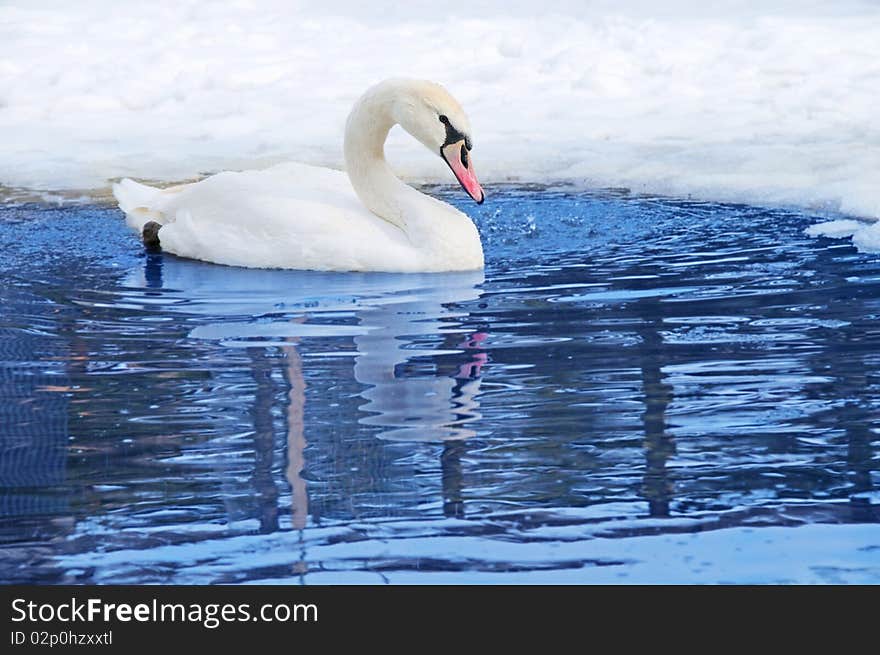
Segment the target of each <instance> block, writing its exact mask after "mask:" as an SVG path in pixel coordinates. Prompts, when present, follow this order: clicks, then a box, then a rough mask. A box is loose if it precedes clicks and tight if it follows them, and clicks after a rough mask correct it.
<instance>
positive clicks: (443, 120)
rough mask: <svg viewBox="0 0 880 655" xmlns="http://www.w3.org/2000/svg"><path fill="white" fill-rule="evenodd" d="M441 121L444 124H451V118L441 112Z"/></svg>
mask: <svg viewBox="0 0 880 655" xmlns="http://www.w3.org/2000/svg"><path fill="white" fill-rule="evenodd" d="M440 122H441V123H443V124H444V125H449V119H448V118H447V117H446V116H445V115H443V114H440Z"/></svg>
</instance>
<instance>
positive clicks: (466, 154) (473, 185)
mask: <svg viewBox="0 0 880 655" xmlns="http://www.w3.org/2000/svg"><path fill="white" fill-rule="evenodd" d="M440 155H441V156H442V157H443V160H444V161H445V162H446V163H447V164H448V165H449V168H451V169H452V172H453V174H454V175H455V179H457V180H458V181H459V183H460V184H461V186H462V188H463V189H464V190H465V191H467V193H468V195H469V196H470V197H471V198H473V199H474V200H475V201H476V202H477V204H478V205H480V204H482V203H483V200H485V199H486V195H485V194H484V193H483V187H481V186H480V183H479V181H478V180H477V175H476V173H474V162H473V159H472V158H471V153H470V151H469V150H468V149H467V147H466V146H465V142H464V139H462V140H461V141H456V142H455V143H450V144H448V145H445V146H443V147H442V148H440Z"/></svg>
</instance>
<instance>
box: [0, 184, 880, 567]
mask: <svg viewBox="0 0 880 655" xmlns="http://www.w3.org/2000/svg"><path fill="white" fill-rule="evenodd" d="M492 191H493V192H492V193H491V195H490V197H489V199H488V200H487V202H486V204H485V205H483V206H479V207H478V206H476V205H473V204H465V200H462V199H461V197H460V194H459V193H458V192H454V193H450V192H447V191H446V190H444V189H437V190H434V192H435V193H438V194H440V195H442V196H443V197H445V198H446V199H448V200H450V201H454V202H456V203H461V207H462V208H463V209H464V210H465V211H467V212H468V213H470V214H471V215H472V216H474V217H475V219H476V221H477V223H478V226H479V229H480V232H481V234H482V236H483V240H484V244H485V248H486V259H487V268H486V270H485V272H480V273H465V274H432V275H390V274H328V273H314V272H293V271H259V270H244V269H235V268H228V267H221V266H215V265H211V264H203V263H199V262H193V261H187V260H183V259H179V258H176V257H174V256H170V255H149V256H147V255H144V253H143V252H142V249H141V248H140V246H139V243H138V241H137V239H136V238H135V236H134V235H133V234H131V233H130V232H129V231H128V230H127V229H126V228H125V226H124V223H123V220H122V217H121V214H120V213H119V212H118V211H117V210H115V209H113V208H109V207H104V206H81V205H80V206H63V207H48V206H45V205H27V204H25V205H19V206H7V207H6V208H4V209H2V210H0V240H2V243H3V251H2V253H0V279H2V287H0V579H2V580H3V581H5V582H10V581H14V582H41V583H64V582H69V583H167V582H177V583H238V582H284V583H300V582H304V583H373V584H384V583H408V582H422V583H432V582H463V583H469V582H501V583H503V582H536V583H543V582H550V583H557V582H861V583H864V582H869V583H877V582H880V495H878V491H877V488H878V484H880V462H878V459H880V456H878V451H880V436H878V422H877V419H878V407H880V387H878V383H880V379H878V364H880V355H878V353H880V348H878V347H880V324H878V320H877V317H878V313H880V258H877V257H876V256H870V255H860V254H858V253H857V252H856V251H855V250H854V249H853V248H852V246H851V245H849V244H842V243H840V242H835V241H829V240H824V239H819V240H814V239H810V238H808V237H806V236H804V235H803V233H802V231H803V229H804V228H805V227H807V226H808V225H810V224H811V223H813V222H815V220H816V219H815V218H814V217H811V216H809V215H805V214H802V213H799V212H795V211H786V210H779V209H775V210H770V209H763V208H756V207H749V206H742V205H721V204H713V203H700V202H690V201H683V200H672V199H663V198H652V197H636V196H630V195H627V194H623V193H611V192H602V193H568V192H565V191H550V190H541V189H537V190H536V189H531V190H530V189H494V190H492Z"/></svg>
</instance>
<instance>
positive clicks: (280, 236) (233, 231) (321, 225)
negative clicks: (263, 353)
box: [114, 164, 414, 270]
mask: <svg viewBox="0 0 880 655" xmlns="http://www.w3.org/2000/svg"><path fill="white" fill-rule="evenodd" d="M123 185H124V186H123ZM114 191H115V192H116V194H117V198H119V201H120V207H122V209H123V210H124V211H125V212H126V215H127V217H128V222H129V224H130V225H132V226H133V227H135V228H136V229H138V228H142V226H143V224H144V223H145V222H147V221H149V220H154V221H156V222H158V223H161V224H162V229H161V230H160V233H159V238H160V241H161V244H162V248H163V249H164V250H167V251H169V252H173V253H175V254H178V255H181V256H184V257H192V258H195V259H202V260H205V261H211V262H216V263H221V264H231V265H236V266H250V267H259V268H311V269H318V270H369V269H371V268H375V267H376V266H375V264H376V262H371V261H368V260H371V259H375V258H378V257H381V256H384V257H386V258H388V257H390V258H399V259H400V260H401V263H402V264H405V263H406V261H408V260H409V259H410V258H412V257H413V256H414V252H413V248H412V246H411V245H410V243H409V241H408V239H407V238H406V235H404V233H403V232H402V231H401V230H399V229H398V228H396V227H395V226H393V225H391V224H390V223H388V222H386V221H383V220H381V219H379V218H377V217H376V216H375V215H373V214H372V213H370V212H369V211H367V209H366V208H364V206H363V205H362V204H361V203H360V200H359V199H358V198H357V196H356V195H355V193H354V190H353V189H352V188H351V184H350V183H349V181H348V178H347V177H346V175H345V174H344V173H342V172H340V171H334V170H330V169H326V168H317V167H314V166H306V165H304V164H280V165H278V166H274V167H272V168H269V169H266V170H262V171H244V172H238V173H232V172H227V173H219V174H217V175H214V176H212V177H209V178H207V179H205V180H202V181H201V182H196V183H194V184H188V185H182V186H179V187H172V188H171V189H165V190H158V189H152V188H151V187H144V186H143V185H137V183H133V182H130V181H123V182H122V183H120V185H119V187H118V188H115V189H114ZM373 245H375V247H373Z"/></svg>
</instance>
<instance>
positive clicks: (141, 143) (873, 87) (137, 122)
mask: <svg viewBox="0 0 880 655" xmlns="http://www.w3.org/2000/svg"><path fill="white" fill-rule="evenodd" d="M620 4H621V3H612V2H604V1H602V2H593V3H589V4H587V3H581V2H561V3H554V2H549V3H540V4H539V5H536V4H535V3H527V4H524V5H522V6H521V7H517V6H513V7H511V3H506V2H505V3H502V2H484V3H480V2H475V3H466V5H467V6H465V4H462V3H450V4H448V5H444V6H442V7H441V6H439V5H438V4H437V3H436V2H430V3H428V2H425V3H415V4H411V5H408V7H407V8H406V9H401V8H400V7H399V6H398V4H397V3H392V2H379V3H370V4H369V5H363V7H362V6H361V5H360V4H358V3H351V2H346V3H333V2H322V3H314V2H300V3H289V2H281V1H280V0H276V1H272V2H235V3H204V2H187V1H179V0H175V1H174V2H170V1H168V0H156V1H154V2H151V3H143V4H135V3H124V4H120V3H117V2H110V1H109V0H84V1H83V2H78V3H62V2H41V1H36V0H29V1H28V2H23V1H15V0H14V1H12V2H10V3H7V4H4V5H3V6H0V143H2V147H0V185H5V186H7V187H20V188H30V189H102V188H103V189H105V188H106V187H107V186H108V180H110V179H112V178H118V177H121V176H134V177H138V178H146V179H154V180H180V179H187V178H191V177H193V176H197V175H199V174H203V173H207V172H214V171H218V170H221V169H226V168H248V167H260V166H264V165H267V164H270V163H274V162H276V161H280V160H286V159H293V160H299V161H304V162H307V163H314V164H320V165H328V166H332V167H341V166H342V154H341V153H342V127H343V124H344V121H345V117H346V115H347V112H348V110H349V108H350V106H351V104H352V102H353V101H354V100H355V99H356V98H357V96H358V95H359V94H360V93H361V92H362V91H363V90H364V89H365V88H366V87H367V86H369V85H370V84H372V83H374V82H376V81H378V80H380V79H383V78H385V77H390V76H395V75H405V76H414V77H424V78H429V79H433V80H436V81H439V82H441V83H443V84H444V85H445V86H447V88H448V89H450V90H451V91H452V92H453V94H454V95H456V96H457V97H458V98H459V100H460V101H461V102H462V104H463V106H464V107H465V108H466V110H467V111H468V113H469V114H470V117H471V122H472V124H473V126H474V131H475V133H474V141H475V150H474V155H475V161H476V165H477V170H478V172H479V173H480V174H481V177H482V178H483V179H484V180H485V181H486V182H499V181H522V182H555V181H571V182H574V183H576V184H579V185H583V186H615V187H620V186H625V187H629V188H631V189H633V190H634V191H641V192H651V193H667V194H674V195H693V196H695V197H701V198H707V199H714V200H736V201H746V202H759V203H771V204H775V203H784V204H791V205H798V206H802V207H808V208H818V209H822V210H829V211H839V212H842V213H845V214H850V215H853V216H859V217H870V218H875V217H878V216H880V121H878V119H877V98H878V88H880V56H878V52H880V51H878V48H880V46H878V44H880V6H878V5H877V4H871V3H866V2H852V1H849V2H838V3H834V4H833V5H832V4H827V5H825V4H822V3H818V2H787V1H782V2H769V3H759V2H756V1H755V0H752V1H749V2H746V1H739V2H737V1H734V0H728V1H726V2H721V3H713V8H712V9H711V10H708V9H705V8H700V7H701V4H700V3H696V2H682V1H679V2H671V3H662V4H663V6H662V8H660V7H657V6H655V3H647V2H633V3H623V4H624V5H625V6H624V7H623V8H621V7H620V6H619V5H620ZM389 157H390V158H391V159H392V161H393V163H394V165H395V167H396V168H397V169H398V170H399V171H400V173H401V174H402V176H404V177H405V178H407V179H409V180H414V181H451V180H450V179H449V175H448V171H447V170H446V169H445V167H444V166H443V165H442V163H441V162H440V160H439V159H438V158H434V157H431V156H430V155H429V154H428V153H427V152H425V151H424V149H423V148H421V146H419V145H418V144H416V143H415V142H413V141H411V140H409V139H407V138H405V137H404V136H403V135H401V134H395V135H394V136H393V139H392V142H391V143H390V145H389Z"/></svg>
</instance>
